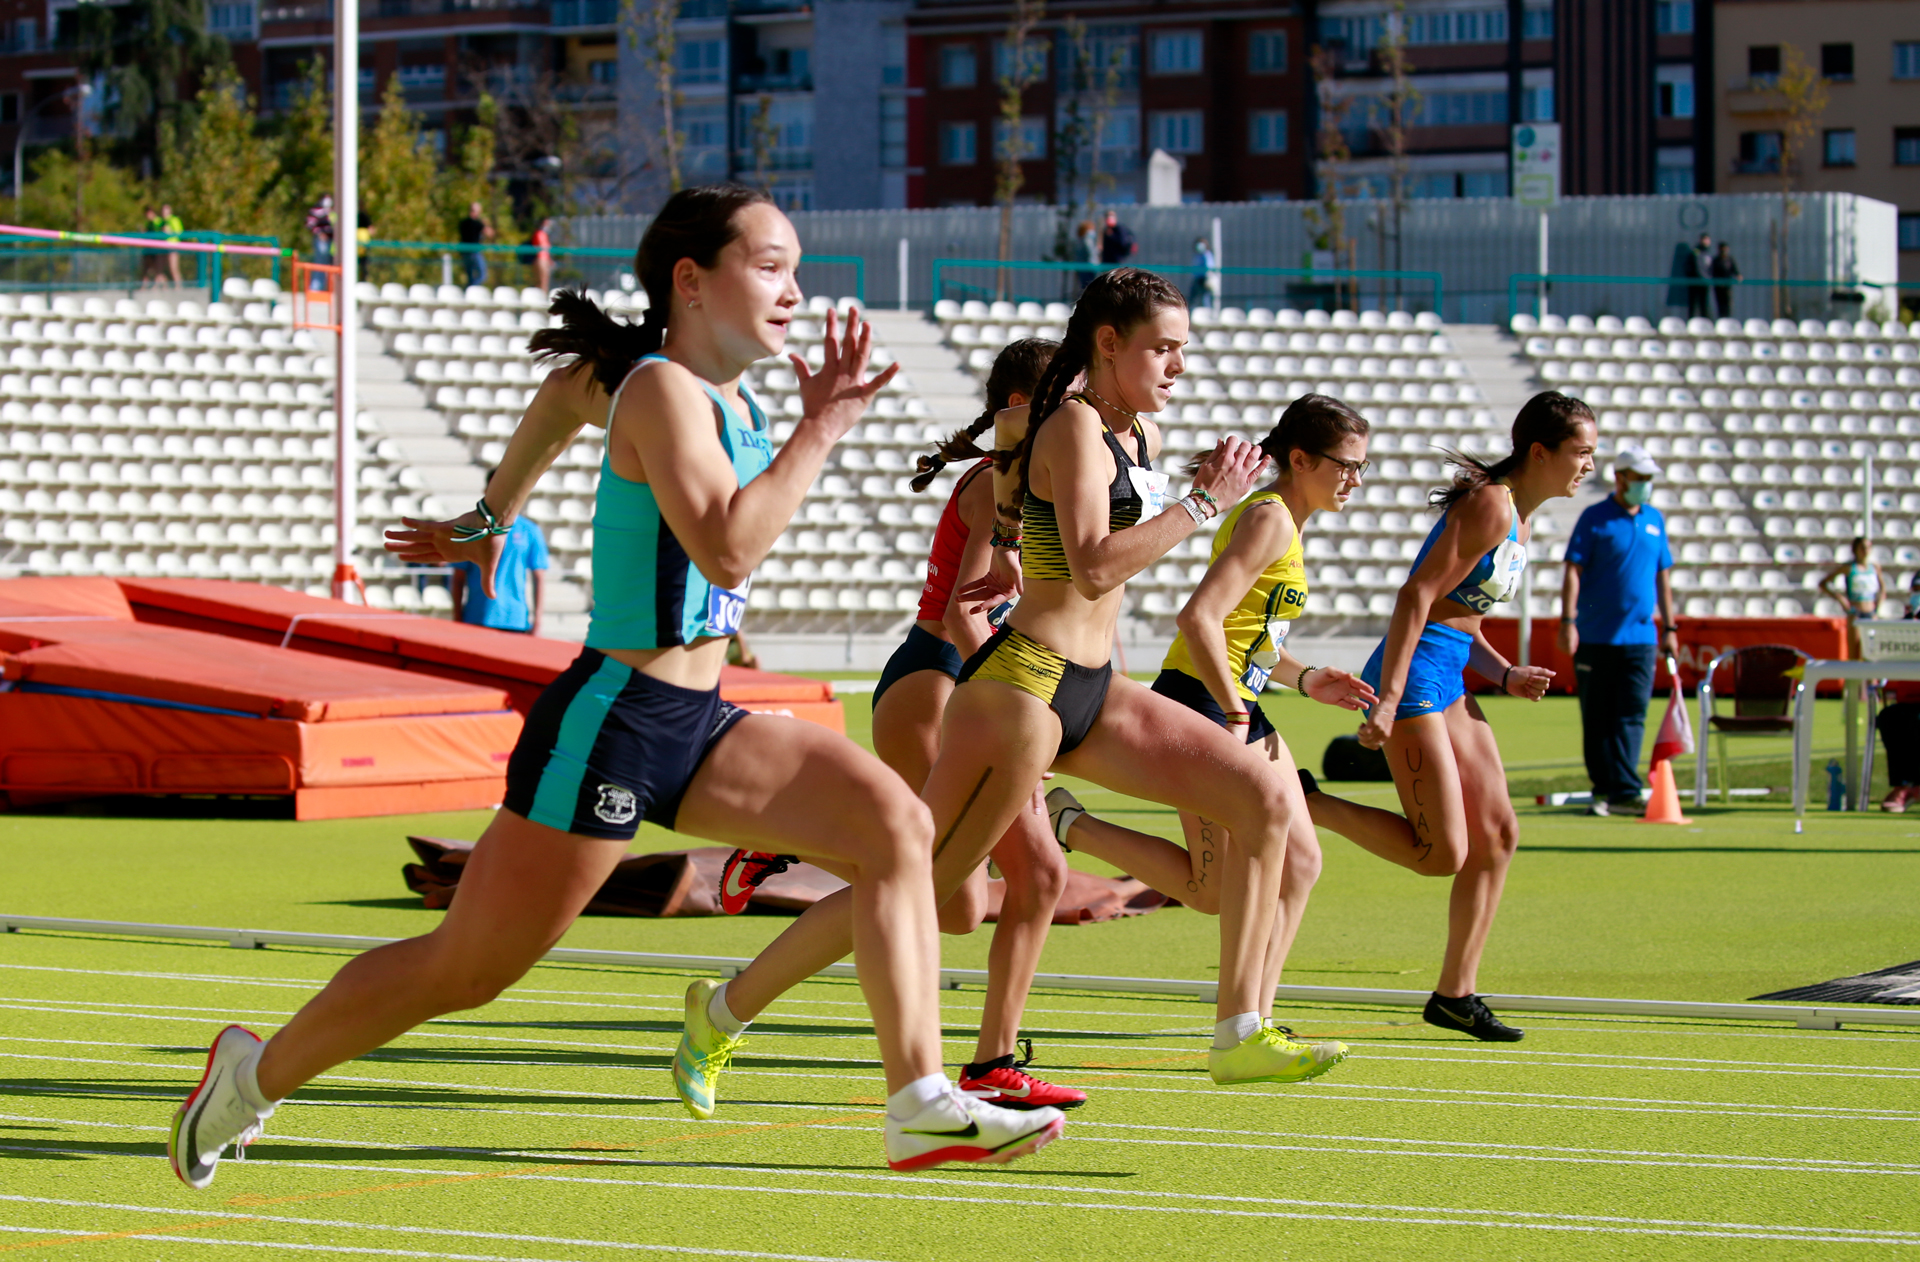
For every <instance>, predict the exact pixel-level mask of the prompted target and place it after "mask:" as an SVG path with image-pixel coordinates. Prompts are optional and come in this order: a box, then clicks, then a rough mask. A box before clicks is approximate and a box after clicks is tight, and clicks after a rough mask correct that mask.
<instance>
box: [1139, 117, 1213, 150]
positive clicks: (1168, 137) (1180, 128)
mask: <svg viewBox="0 0 1920 1262" xmlns="http://www.w3.org/2000/svg"><path fill="white" fill-rule="evenodd" d="M1147 132H1148V142H1149V143H1150V144H1151V145H1152V146H1153V147H1154V148H1155V149H1165V150H1166V151H1167V152H1168V153H1204V152H1206V115H1205V113H1204V111H1201V110H1155V111H1154V112H1153V113H1152V114H1149V115H1148V116H1147Z"/></svg>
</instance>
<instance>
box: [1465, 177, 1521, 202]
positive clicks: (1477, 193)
mask: <svg viewBox="0 0 1920 1262" xmlns="http://www.w3.org/2000/svg"><path fill="white" fill-rule="evenodd" d="M1460 196H1462V197H1508V196H1511V194H1509V193H1508V191H1507V173H1506V172H1505V171H1462V172H1461V173H1460Z"/></svg>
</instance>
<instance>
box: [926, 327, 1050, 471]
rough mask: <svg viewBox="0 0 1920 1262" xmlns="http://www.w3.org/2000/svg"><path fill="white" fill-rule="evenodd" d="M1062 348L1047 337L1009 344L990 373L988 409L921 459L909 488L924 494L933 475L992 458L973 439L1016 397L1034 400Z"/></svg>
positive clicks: (999, 355)
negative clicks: (955, 465) (961, 463)
mask: <svg viewBox="0 0 1920 1262" xmlns="http://www.w3.org/2000/svg"><path fill="white" fill-rule="evenodd" d="M1059 349H1060V343H1058V342H1056V341H1054V340H1053V339H1052V338H1046V337H1023V338H1021V339H1020V340H1019V341H1017V342H1009V343H1007V345H1006V346H1005V347H1004V348H1002V350H1001V351H1000V353H999V354H998V355H997V356H995V357H994V361H993V371H992V372H989V373H988V374H987V407H986V410H985V411H983V412H981V413H980V415H979V416H977V417H975V418H974V419H973V424H971V425H969V426H967V427H966V428H965V429H957V430H955V431H953V433H952V434H951V435H949V436H948V438H947V441H945V442H943V443H941V444H939V445H938V446H937V447H935V448H934V451H933V454H932V455H931V456H922V457H920V463H919V466H918V472H916V473H915V475H914V478H913V481H912V482H910V483H908V484H907V485H909V486H911V487H912V488H913V489H914V490H916V491H924V490H926V489H927V487H928V485H929V484H931V483H932V481H933V479H934V476H935V475H936V474H938V473H939V472H940V470H942V469H944V468H946V467H947V466H948V465H949V464H952V463H954V462H955V461H959V460H978V459H980V458H981V457H982V456H990V455H992V454H993V453H992V452H990V451H982V450H981V449H980V447H979V445H978V444H977V443H975V442H974V441H973V440H974V439H976V438H978V437H979V436H980V435H981V434H984V433H985V432H986V431H987V430H988V429H989V428H990V427H991V426H992V425H993V418H994V415H995V414H996V413H999V412H1002V411H1005V410H1006V409H1007V408H1010V407H1012V406H1013V402H1012V399H1013V396H1014V395H1016V394H1024V395H1026V396H1027V398H1029V399H1031V398H1033V392H1034V391H1035V390H1037V389H1039V387H1040V374H1041V373H1043V372H1045V371H1046V370H1047V363H1048V361H1050V360H1051V359H1052V358H1053V353H1054V352H1055V351H1057V350H1059Z"/></svg>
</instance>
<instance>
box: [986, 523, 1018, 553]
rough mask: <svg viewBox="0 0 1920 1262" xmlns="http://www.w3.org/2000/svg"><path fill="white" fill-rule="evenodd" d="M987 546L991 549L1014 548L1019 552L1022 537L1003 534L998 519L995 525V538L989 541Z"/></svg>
mask: <svg viewBox="0 0 1920 1262" xmlns="http://www.w3.org/2000/svg"><path fill="white" fill-rule="evenodd" d="M987 544H988V546H990V547H995V548H1012V549H1016V550H1017V549H1018V548H1019V547H1020V536H1019V535H1018V534H1011V535H1008V534H1002V533H1001V532H1000V522H999V521H998V520H997V519H996V520H995V521H994V523H993V537H992V538H991V539H989V540H987Z"/></svg>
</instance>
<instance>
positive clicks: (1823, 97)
mask: <svg viewBox="0 0 1920 1262" xmlns="http://www.w3.org/2000/svg"><path fill="white" fill-rule="evenodd" d="M1774 91H1775V92H1776V93H1778V94H1779V101H1780V109H1779V111H1778V112H1779V113H1780V114H1781V115H1783V116H1784V117H1783V119H1782V124H1781V128H1780V220H1779V222H1778V223H1777V224H1776V225H1775V227H1774V232H1773V277H1774V279H1775V280H1785V279H1786V278H1787V271H1788V267H1789V261H1788V256H1787V233H1788V229H1789V227H1790V226H1791V225H1792V223H1793V220H1794V219H1795V218H1796V217H1797V216H1798V215H1799V214H1800V203H1799V202H1798V201H1797V200H1795V198H1794V196H1793V186H1794V181H1795V179H1796V178H1797V177H1798V176H1799V174H1800V153H1801V151H1802V150H1803V149H1805V148H1806V147H1807V144H1808V143H1809V142H1810V141H1811V140H1812V139H1813V137H1814V133H1815V132H1817V131H1818V130H1819V129H1820V116H1821V115H1822V114H1825V113H1826V112H1827V81H1826V80H1825V79H1824V78H1822V77H1821V75H1820V72H1819V71H1818V70H1816V69H1815V68H1814V67H1813V65H1812V64H1811V63H1809V62H1808V61H1807V59H1806V58H1805V57H1803V56H1801V55H1800V50H1799V49H1798V48H1796V47H1794V46H1793V45H1792V44H1788V45H1787V46H1786V47H1785V48H1782V49H1781V50H1780V78H1779V79H1778V80H1777V81H1776V82H1775V84H1774ZM1792 307H1793V304H1792V303H1791V302H1790V301H1789V300H1788V298H1787V296H1786V288H1785V286H1782V285H1775V286H1774V287H1773V314H1774V317H1775V318H1776V319H1777V318H1779V317H1781V316H1783V315H1791V314H1792Z"/></svg>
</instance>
